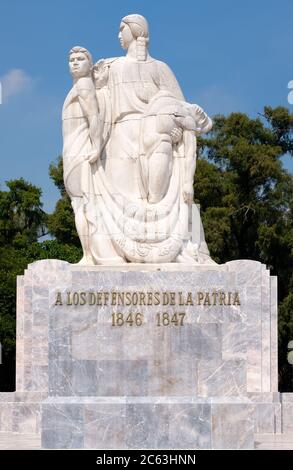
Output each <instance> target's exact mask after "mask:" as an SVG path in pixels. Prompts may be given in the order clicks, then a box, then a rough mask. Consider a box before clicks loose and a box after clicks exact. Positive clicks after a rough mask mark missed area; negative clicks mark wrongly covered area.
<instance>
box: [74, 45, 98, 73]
mask: <svg viewBox="0 0 293 470" xmlns="http://www.w3.org/2000/svg"><path fill="white" fill-rule="evenodd" d="M74 52H77V53H78V52H81V53H82V54H84V55H85V56H86V58H87V59H88V61H89V63H90V66H91V68H92V67H93V58H92V55H91V53H90V52H89V51H88V50H87V49H86V48H85V47H81V46H75V47H73V48H72V49H70V51H69V57H70V56H71V54H73V53H74Z"/></svg>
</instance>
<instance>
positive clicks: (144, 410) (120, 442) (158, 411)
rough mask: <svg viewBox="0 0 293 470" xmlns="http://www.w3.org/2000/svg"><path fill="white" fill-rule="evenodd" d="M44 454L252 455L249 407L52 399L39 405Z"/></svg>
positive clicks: (171, 401)
mask: <svg viewBox="0 0 293 470" xmlns="http://www.w3.org/2000/svg"><path fill="white" fill-rule="evenodd" d="M42 448H45V449H91V448H94V449H253V448H254V423H253V405H251V404H250V403H248V402H245V400H242V401H241V400H237V399H236V400H235V401H234V400H232V399H229V400H227V401H226V402H220V401H219V402H217V400H215V401H211V400H196V399H192V398H188V397H184V398H182V399H178V398H177V397H176V398H174V399H168V400H167V399H166V398H156V399H143V398H139V399H130V398H120V399H117V398H115V399H110V398H107V399H102V398H101V399H93V398H90V397H89V398H84V399H82V400H81V399H74V398H70V399H60V398H57V399H53V398H50V399H48V400H47V401H46V402H44V403H43V413H42Z"/></svg>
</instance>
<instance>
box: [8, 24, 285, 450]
mask: <svg viewBox="0 0 293 470" xmlns="http://www.w3.org/2000/svg"><path fill="white" fill-rule="evenodd" d="M119 38H120V41H121V45H122V47H123V48H124V49H126V51H127V54H126V56H125V57H118V58H112V59H103V60H99V61H98V62H97V63H96V64H95V65H93V61H92V58H91V55H90V53H89V52H88V51H87V50H86V49H85V48H81V47H74V48H73V49H71V51H70V53H69V65H70V70H71V73H72V76H73V87H72V89H71V90H70V92H69V94H68V96H67V98H66V100H65V103H64V107H63V136H64V149H63V162H64V181H65V187H66V190H67V192H68V194H69V196H70V198H71V201H72V206H73V209H74V213H75V222H76V228H77V231H78V234H79V238H80V241H81V245H82V248H83V257H82V259H81V261H80V263H78V264H77V265H70V264H69V263H67V262H64V261H60V260H42V261H37V262H35V263H33V264H30V265H29V266H28V269H27V270H26V271H25V273H24V275H23V276H19V278H18V288H17V368H16V392H13V393H0V448H26V449H27V448H34V449H37V448H42V449H48V448H49V449H50V448H53V449H73V448H75V449H90V448H96V449H111V448H112V449H144V448H151V449H253V448H274V447H275V448H278V447H279V448H280V447H282V446H283V447H284V445H285V446H287V448H288V446H291V448H292V447H293V425H292V423H293V398H292V395H293V394H280V393H278V367H277V361H278V354H277V279H276V277H272V276H270V273H269V271H268V270H267V269H266V267H265V266H264V265H262V264H261V263H259V262H257V261H251V260H237V261H231V262H229V263H226V264H224V265H217V264H216V263H214V262H213V261H212V260H211V258H210V256H209V251H208V248H207V246H206V243H205V239H204V234H203V228H202V224H201V221H200V216H199V212H198V211H197V212H196V215H197V216H196V217H194V220H195V223H194V224H193V226H192V229H191V230H190V219H189V213H190V206H191V203H192V200H193V176H194V171H195V166H196V136H197V135H200V134H201V133H204V132H207V131H208V130H209V129H210V128H211V125H212V124H211V120H210V119H209V117H208V116H207V115H206V114H205V113H204V111H203V110H202V109H201V108H200V107H199V106H197V105H192V104H189V103H187V102H186V101H185V100H184V97H183V95H182V92H181V90H180V88H179V85H178V83H177V81H176V79H175V77H174V75H173V73H172V72H171V71H170V69H169V68H168V66H167V65H166V64H164V63H163V62H160V61H158V60H155V59H152V58H151V57H150V56H149V53H148V42H149V30H148V25H147V22H146V20H145V19H144V18H143V17H142V16H140V15H129V16H127V17H125V18H123V20H122V21H121V25H120V32H119ZM284 443H285V444H284ZM289 448H290V447H289Z"/></svg>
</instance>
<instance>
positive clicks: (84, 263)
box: [76, 256, 95, 266]
mask: <svg viewBox="0 0 293 470" xmlns="http://www.w3.org/2000/svg"><path fill="white" fill-rule="evenodd" d="M76 264H77V265H79V266H94V264H95V263H94V262H93V259H92V258H91V257H89V256H83V257H82V258H81V260H80V261H79V262H78V263H76Z"/></svg>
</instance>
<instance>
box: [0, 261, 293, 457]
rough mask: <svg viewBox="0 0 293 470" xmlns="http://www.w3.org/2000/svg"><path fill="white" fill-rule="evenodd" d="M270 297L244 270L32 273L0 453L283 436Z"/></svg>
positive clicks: (0, 426) (289, 409)
mask: <svg viewBox="0 0 293 470" xmlns="http://www.w3.org/2000/svg"><path fill="white" fill-rule="evenodd" d="M123 269H124V270H123ZM276 287H277V286H276V278H275V277H271V276H270V274H269V271H268V270H266V268H265V266H263V265H261V264H260V263H258V262H254V261H233V262H230V263H226V264H225V265H221V266H217V265H215V266H205V265H201V266H195V267H192V266H184V267H182V266H181V265H177V264H172V265H130V266H129V267H128V269H126V268H121V267H119V268H118V267H117V268H114V267H110V266H109V267H105V266H103V267H98V266H95V267H91V268H85V267H79V266H73V265H70V264H68V263H66V262H62V261H57V260H44V261H38V262H36V263H33V264H31V265H29V266H28V269H27V270H26V272H25V274H24V276H20V277H19V278H18V291H17V292H18V299H17V301H18V305H17V391H16V392H15V393H10V394H7V393H1V394H0V445H1V442H2V446H3V445H4V444H3V442H4V441H5V442H6V443H8V446H10V447H11V445H12V447H13V444H11V443H12V442H13V440H14V442H16V444H15V446H16V447H19V446H22V447H25V448H29V447H33V448H101V449H106V448H114V449H134V448H139V449H140V448H141V449H142V448H159V449H164V448H169V449H170V448H173V449H180V448H182V449H184V448H185V449H186V448H188V449H238V448H239V449H240V448H241V449H251V448H255V447H257V443H258V442H259V440H260V437H259V436H263V435H266V436H271V437H272V436H280V435H282V433H286V432H291V430H292V429H291V427H290V426H291V422H292V419H291V418H292V417H293V406H292V403H293V401H292V399H291V394H285V395H284V396H283V397H282V396H280V394H279V393H278V389H277V289H276ZM123 303H124V304H123ZM1 439H2V441H1ZM17 443H20V444H17ZM21 443H22V444H21Z"/></svg>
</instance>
